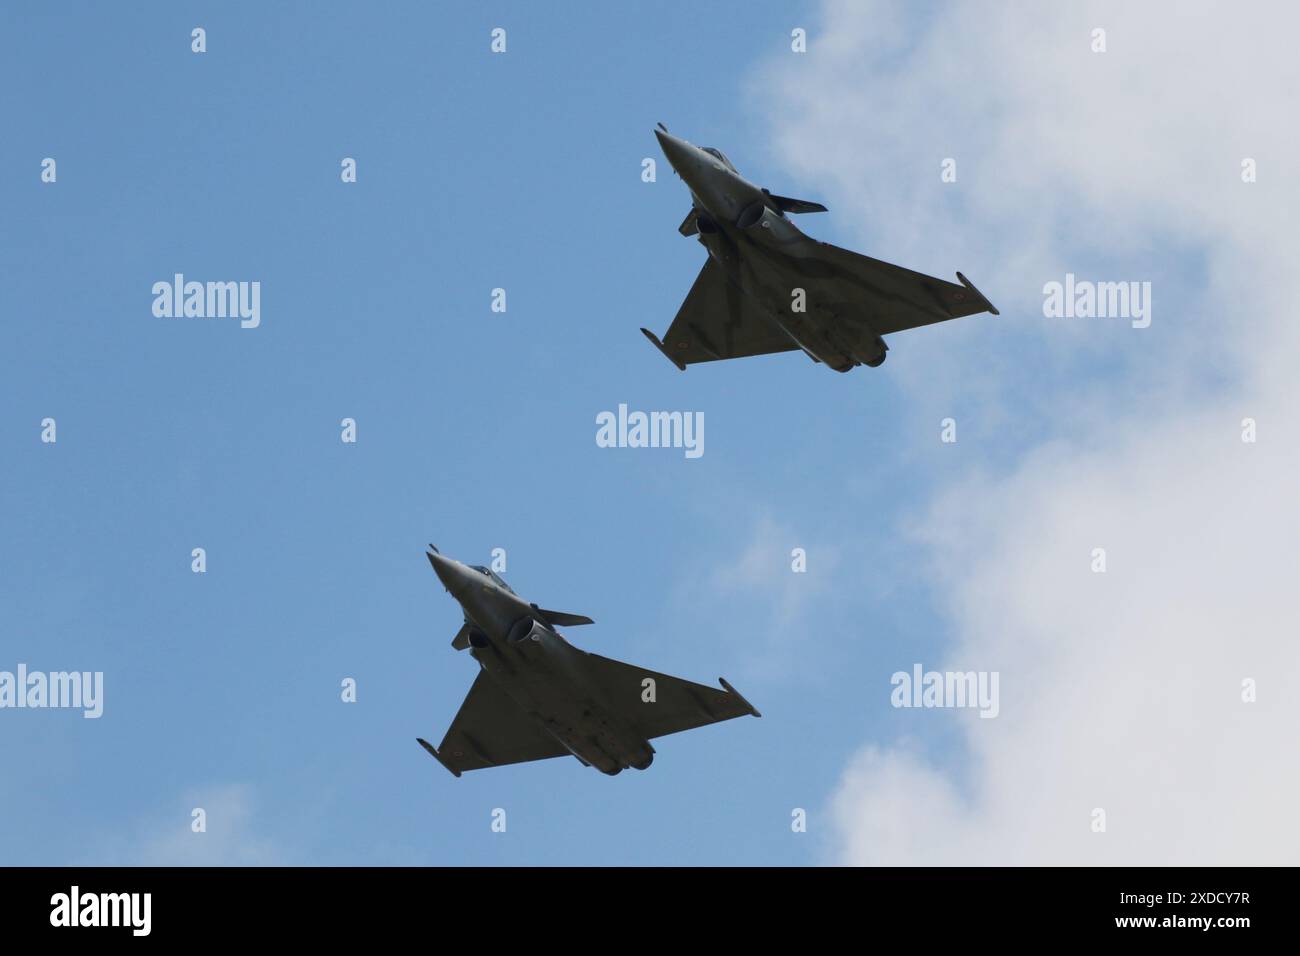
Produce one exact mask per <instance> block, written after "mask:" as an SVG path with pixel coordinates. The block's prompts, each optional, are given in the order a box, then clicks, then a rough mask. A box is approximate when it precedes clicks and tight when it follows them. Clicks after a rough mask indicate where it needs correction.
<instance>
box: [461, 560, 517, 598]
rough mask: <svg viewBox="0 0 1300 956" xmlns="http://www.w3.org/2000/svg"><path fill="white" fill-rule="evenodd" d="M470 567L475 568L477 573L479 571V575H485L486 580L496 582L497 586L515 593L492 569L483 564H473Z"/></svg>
mask: <svg viewBox="0 0 1300 956" xmlns="http://www.w3.org/2000/svg"><path fill="white" fill-rule="evenodd" d="M470 567H471V568H473V569H474V570H475V571H477V572H478V573H479V574H481V575H483V576H484V577H485V578H490V579H491V580H493V581H495V582H496V583H497V584H499V585H501V587H503V588H505V589H506V590H507V591H509V592H510V593H511V594H514V593H515V590H514V588H512V587H511V586H510V585H508V584H506V582H505V581H503V580H502V579H501V576H500V575H499V574H497V573H496V572H495V571H493V570H492V569H491V568H485V567H483V565H481V564H471V565H470Z"/></svg>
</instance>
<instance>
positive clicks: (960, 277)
mask: <svg viewBox="0 0 1300 956" xmlns="http://www.w3.org/2000/svg"><path fill="white" fill-rule="evenodd" d="M957 281H958V282H960V283H961V284H962V285H964V286H965V287H966V288H967V289H968V290H970V291H971V292H972V293H974V294H975V295H976V296H977V297H978V298H979V300H980V301H981V302H983V303H984V306H985V308H986V309H987V310H988V311H989V312H990V313H992V314H993V315H1001V314H1002V313H1001V312H999V311H998V309H997V306H995V305H994V304H993V303H992V302H990V301H989V300H988V297H987V296H985V295H984V293H983V292H981V291H980V290H979V289H977V288H975V283H973V282H971V281H970V279H967V278H966V277H965V276H964V275H962V274H961V273H960V272H958V273H957Z"/></svg>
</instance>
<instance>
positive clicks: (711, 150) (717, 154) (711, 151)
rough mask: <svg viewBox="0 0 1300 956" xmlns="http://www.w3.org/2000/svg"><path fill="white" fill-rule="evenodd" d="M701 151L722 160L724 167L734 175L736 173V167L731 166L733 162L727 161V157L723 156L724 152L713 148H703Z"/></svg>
mask: <svg viewBox="0 0 1300 956" xmlns="http://www.w3.org/2000/svg"><path fill="white" fill-rule="evenodd" d="M700 149H702V150H704V151H705V152H706V153H708V154H709V155H710V156H712V157H714V158H715V159H719V160H721V161H722V165H724V166H726V167H727V168H728V169H729V170H731V171H732V172H733V173H734V172H735V171H736V167H735V166H733V165H731V160H729V159H727V157H726V156H723V155H722V150H720V149H715V148H714V147H712V146H701V147H700Z"/></svg>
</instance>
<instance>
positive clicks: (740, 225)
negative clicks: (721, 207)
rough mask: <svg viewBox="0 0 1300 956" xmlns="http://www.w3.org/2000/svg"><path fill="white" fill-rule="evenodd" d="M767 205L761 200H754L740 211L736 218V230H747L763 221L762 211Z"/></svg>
mask: <svg viewBox="0 0 1300 956" xmlns="http://www.w3.org/2000/svg"><path fill="white" fill-rule="evenodd" d="M765 209H767V205H766V204H765V203H764V202H763V201H762V200H761V199H759V200H755V201H754V202H752V203H750V204H749V205H748V206H746V207H745V208H744V209H742V210H741V211H740V215H739V216H737V217H736V228H737V229H749V228H751V227H752V226H754V225H756V224H757V223H759V222H762V220H763V211H764V210H765Z"/></svg>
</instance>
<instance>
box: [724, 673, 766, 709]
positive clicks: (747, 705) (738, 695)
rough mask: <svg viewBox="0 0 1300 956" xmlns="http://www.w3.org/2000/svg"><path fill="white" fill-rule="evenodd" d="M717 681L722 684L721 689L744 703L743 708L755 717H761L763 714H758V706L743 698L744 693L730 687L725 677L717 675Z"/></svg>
mask: <svg viewBox="0 0 1300 956" xmlns="http://www.w3.org/2000/svg"><path fill="white" fill-rule="evenodd" d="M718 683H719V684H721V685H722V689H723V690H725V691H726V692H727V693H728V694H730V695H731V696H732V697H734V698H736V700H738V701H740V702H741V703H742V704H744V705H745V709H746V710H748V711H749V712H750V713H751V714H752V715H753V716H755V717H762V716H763V715H762V714H760V713H759V712H758V708H757V707H755V706H754V705H753V704H751V703H750V702H749V701H747V700H746V699H745V695H744V694H742V693H741V692H740V691H738V690H736V688H734V687H732V686H731V685H730V684H728V683H727V679H726V678H725V677H719V678H718Z"/></svg>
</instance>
